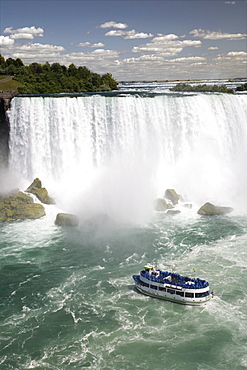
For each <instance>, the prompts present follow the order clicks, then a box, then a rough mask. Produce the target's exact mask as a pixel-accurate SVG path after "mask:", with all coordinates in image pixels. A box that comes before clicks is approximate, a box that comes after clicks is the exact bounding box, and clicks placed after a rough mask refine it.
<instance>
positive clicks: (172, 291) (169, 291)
mask: <svg viewBox="0 0 247 370" xmlns="http://www.w3.org/2000/svg"><path fill="white" fill-rule="evenodd" d="M167 293H170V294H175V290H173V289H167Z"/></svg>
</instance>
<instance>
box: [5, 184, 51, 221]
mask: <svg viewBox="0 0 247 370" xmlns="http://www.w3.org/2000/svg"><path fill="white" fill-rule="evenodd" d="M42 216H45V209H44V206H43V205H42V204H37V203H34V202H33V199H32V198H31V197H30V196H28V195H27V194H25V193H22V192H21V191H18V190H17V191H14V192H12V193H11V194H9V195H6V196H0V222H11V221H15V220H25V219H37V218H40V217H42Z"/></svg>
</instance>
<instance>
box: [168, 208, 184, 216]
mask: <svg viewBox="0 0 247 370" xmlns="http://www.w3.org/2000/svg"><path fill="white" fill-rule="evenodd" d="M179 213H181V211H180V210H179V209H168V211H167V212H166V214H167V215H171V216H174V215H178V214H179Z"/></svg>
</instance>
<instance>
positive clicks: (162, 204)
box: [154, 198, 173, 212]
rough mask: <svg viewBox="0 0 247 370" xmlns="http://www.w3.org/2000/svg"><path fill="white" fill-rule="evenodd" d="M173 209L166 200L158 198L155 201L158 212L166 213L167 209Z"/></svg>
mask: <svg viewBox="0 0 247 370" xmlns="http://www.w3.org/2000/svg"><path fill="white" fill-rule="evenodd" d="M170 208H173V206H172V205H171V204H170V203H168V202H167V201H166V200H165V199H164V198H157V199H155V201H154V209H155V211H158V212H165V211H166V210H167V209H170Z"/></svg>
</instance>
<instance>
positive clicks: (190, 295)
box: [185, 293, 194, 298]
mask: <svg viewBox="0 0 247 370" xmlns="http://www.w3.org/2000/svg"><path fill="white" fill-rule="evenodd" d="M185 297H187V298H194V293H185Z"/></svg>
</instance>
